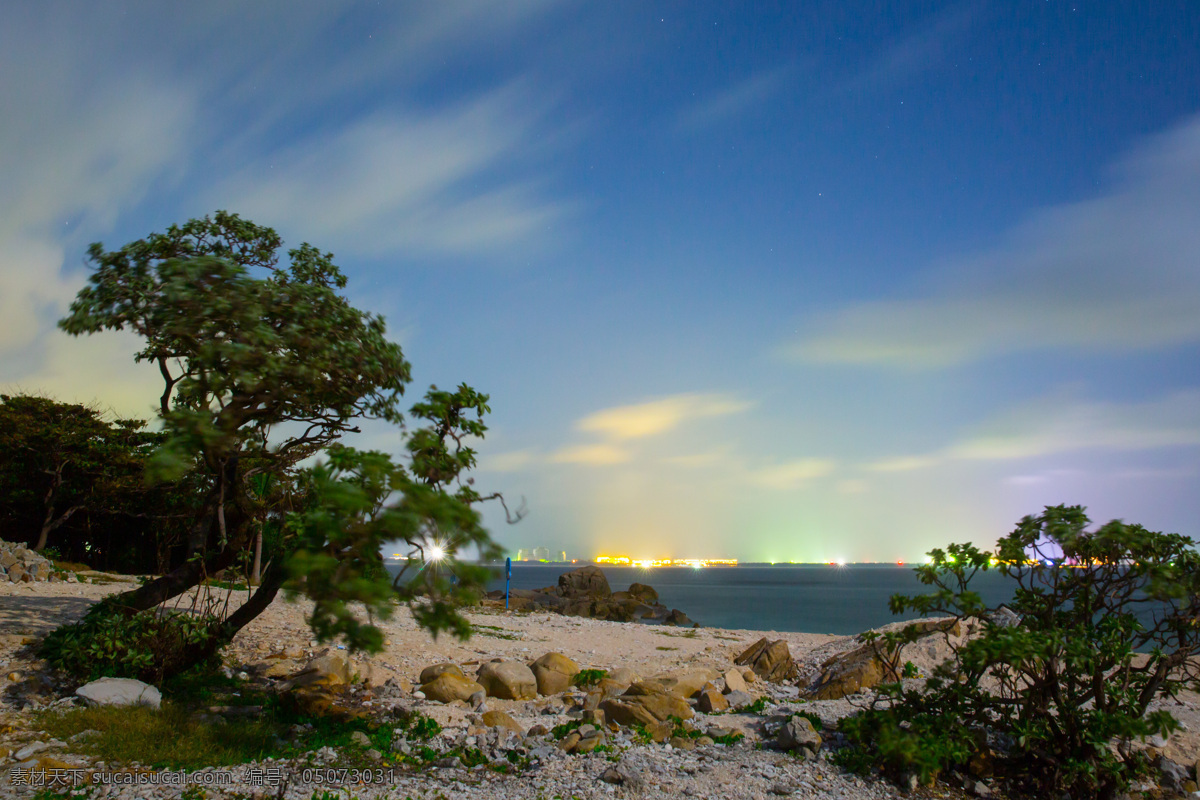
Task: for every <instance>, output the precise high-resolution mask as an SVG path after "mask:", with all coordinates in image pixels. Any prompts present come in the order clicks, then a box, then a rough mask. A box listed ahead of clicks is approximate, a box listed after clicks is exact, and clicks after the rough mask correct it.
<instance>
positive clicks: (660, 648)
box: [654, 645, 679, 650]
mask: <svg viewBox="0 0 1200 800" xmlns="http://www.w3.org/2000/svg"><path fill="white" fill-rule="evenodd" d="M654 649H655V650H678V649H679V648H678V647H663V646H661V645H660V646H658V647H656V648H654Z"/></svg>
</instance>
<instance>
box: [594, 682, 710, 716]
mask: <svg viewBox="0 0 1200 800" xmlns="http://www.w3.org/2000/svg"><path fill="white" fill-rule="evenodd" d="M599 707H600V710H601V711H603V712H604V718H605V719H607V720H611V721H613V722H616V723H617V724H618V725H629V724H631V722H641V723H643V724H646V723H648V722H652V721H657V722H663V721H665V720H667V719H668V718H670V717H679V718H680V719H691V718H692V717H693V716H694V712H693V711H692V707H691V706H690V705H688V703H687V701H686V700H684V699H682V698H680V697H676V696H675V695H673V694H670V693H668V692H666V691H664V690H663V688H662V687H661V686H660V685H658V684H655V683H649V682H639V683H635V684H633V685H632V686H630V687H629V688H628V689H626V690H625V694H623V695H621V696H620V697H613V698H609V699H608V700H604V701H602V702H601V703H600V706H599Z"/></svg>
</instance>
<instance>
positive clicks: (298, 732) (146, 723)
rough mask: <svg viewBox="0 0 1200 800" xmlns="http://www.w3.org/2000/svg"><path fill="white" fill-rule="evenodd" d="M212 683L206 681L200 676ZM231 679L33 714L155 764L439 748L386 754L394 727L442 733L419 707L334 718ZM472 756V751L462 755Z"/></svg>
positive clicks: (91, 752)
mask: <svg viewBox="0 0 1200 800" xmlns="http://www.w3.org/2000/svg"><path fill="white" fill-rule="evenodd" d="M206 679H207V680H209V681H211V682H212V683H213V684H214V685H207V686H206V685H205V684H204V680H206ZM237 685H238V684H237V682H236V681H229V680H228V679H225V680H224V682H222V680H221V679H220V678H217V677H214V676H199V675H185V676H180V677H179V678H177V679H176V681H175V684H174V685H173V686H171V685H166V686H164V688H167V689H168V690H170V689H174V690H175V691H176V692H177V695H176V696H175V697H174V698H173V699H172V700H171V701H164V702H163V705H162V708H160V709H152V708H150V707H148V706H139V707H127V708H115V707H103V706H101V707H96V708H76V709H70V710H67V711H61V712H60V711H54V710H46V711H42V712H40V713H38V714H37V715H36V716H35V721H36V722H37V724H38V726H39V727H40V728H41V729H42V730H44V731H45V732H46V733H48V734H50V735H51V736H53V737H54V738H56V739H64V740H66V739H69V738H70V737H71V736H73V735H75V734H77V733H80V732H82V731H86V730H94V731H96V732H97V734H96V735H93V736H89V737H86V738H85V739H83V740H81V741H79V742H78V743H76V744H75V745H74V749H77V750H78V751H79V752H81V753H82V754H84V755H88V756H92V757H94V758H99V759H103V760H104V761H107V762H110V763H113V764H130V763H135V762H136V763H138V764H142V765H145V766H148V767H151V768H154V769H172V770H176V769H179V770H189V771H190V770H196V769H201V768H204V767H218V766H231V765H234V764H242V763H246V762H248V761H258V760H261V759H263V758H296V757H302V756H304V755H305V754H307V753H310V752H312V751H314V750H318V749H320V748H322V747H333V748H336V749H337V750H338V751H339V756H340V757H339V759H338V766H340V767H348V768H377V767H381V766H388V765H391V764H395V763H413V764H420V763H424V762H428V761H431V760H434V759H436V758H439V757H441V756H442V755H444V754H439V753H437V752H435V751H434V750H432V749H431V748H428V747H424V746H418V747H415V748H413V754H412V755H401V754H399V753H396V754H393V753H392V741H393V738H394V737H395V736H396V735H397V734H399V735H401V736H403V737H404V738H406V739H407V740H409V741H410V742H414V743H419V742H424V741H427V740H429V739H431V738H432V737H434V736H436V735H437V734H438V733H440V732H441V726H440V725H438V723H437V722H436V721H435V720H432V719H430V718H428V717H425V716H423V715H421V714H410V715H408V716H403V717H397V718H392V719H387V720H383V721H380V722H375V721H373V720H367V719H355V720H350V721H340V720H337V719H334V718H330V717H310V716H307V715H303V714H300V713H297V712H296V711H294V710H291V708H290V707H288V706H287V705H286V704H284V703H283V702H281V700H280V698H278V697H277V696H275V695H272V694H267V693H263V692H251V691H246V690H245V689H244V688H243V690H242V691H240V692H236V693H235V692H232V691H229V689H231V688H235V687H237ZM207 705H224V706H237V705H255V706H261V711H260V712H257V713H256V714H255V715H254V716H252V717H237V716H234V717H232V718H229V719H224V718H222V721H213V719H212V715H211V714H208V713H203V715H201V714H197V711H200V712H204V707H205V706H207ZM358 732H361V733H363V734H364V735H365V736H366V737H367V743H366V744H362V743H356V742H354V741H353V740H352V737H353V736H354V735H355V733H358ZM370 748H374V749H376V750H378V751H379V752H380V753H381V754H384V759H383V761H377V760H373V759H371V758H369V757H368V756H367V750H368V749H370ZM467 758H468V759H470V758H471V756H470V755H468V756H467Z"/></svg>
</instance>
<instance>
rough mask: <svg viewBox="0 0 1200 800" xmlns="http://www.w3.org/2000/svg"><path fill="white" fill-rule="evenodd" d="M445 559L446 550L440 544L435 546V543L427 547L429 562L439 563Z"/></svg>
mask: <svg viewBox="0 0 1200 800" xmlns="http://www.w3.org/2000/svg"><path fill="white" fill-rule="evenodd" d="M445 557H446V548H444V547H442V546H441V545H440V544H436V543H434V544H431V545H430V546H429V560H430V561H441V560H442V559H443V558H445Z"/></svg>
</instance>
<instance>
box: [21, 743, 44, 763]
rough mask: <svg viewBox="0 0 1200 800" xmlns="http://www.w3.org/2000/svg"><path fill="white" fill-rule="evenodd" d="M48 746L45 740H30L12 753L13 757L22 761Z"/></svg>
mask: <svg viewBox="0 0 1200 800" xmlns="http://www.w3.org/2000/svg"><path fill="white" fill-rule="evenodd" d="M49 747H50V745H49V744H47V743H46V742H30V743H29V744H27V745H25V746H24V747H22V748H21V749H20V750H18V751H17V752H15V753H13V758H14V759H16V760H17V761H24V760H25V759H27V758H29V757H30V756H31V755H33V754H34V753H40V752H42V751H43V750H46V749H48V748H49Z"/></svg>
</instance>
